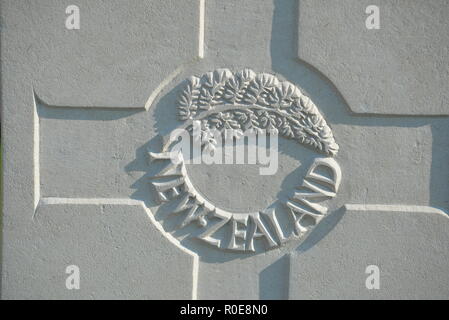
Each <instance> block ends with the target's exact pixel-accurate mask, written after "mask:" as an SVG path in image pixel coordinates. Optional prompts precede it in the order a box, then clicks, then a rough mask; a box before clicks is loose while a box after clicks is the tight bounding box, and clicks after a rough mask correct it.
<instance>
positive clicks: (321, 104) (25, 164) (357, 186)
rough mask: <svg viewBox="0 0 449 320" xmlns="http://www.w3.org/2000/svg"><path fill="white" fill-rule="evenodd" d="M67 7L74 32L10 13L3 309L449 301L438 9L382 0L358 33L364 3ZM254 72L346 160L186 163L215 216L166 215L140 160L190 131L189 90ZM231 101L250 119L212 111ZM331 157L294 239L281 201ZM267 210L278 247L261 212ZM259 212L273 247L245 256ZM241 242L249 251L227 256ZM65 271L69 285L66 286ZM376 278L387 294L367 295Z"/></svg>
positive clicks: (36, 4)
mask: <svg viewBox="0 0 449 320" xmlns="http://www.w3.org/2000/svg"><path fill="white" fill-rule="evenodd" d="M76 2H77V3H76V5H78V6H79V8H80V14H81V28H80V30H67V29H66V28H65V19H66V17H67V15H66V13H65V9H66V6H67V5H68V4H66V3H65V2H61V1H56V0H41V1H31V0H15V1H13V0H4V1H1V85H2V92H1V95H2V156H3V170H4V173H3V184H4V185H3V203H2V207H3V208H2V209H3V210H2V211H3V218H2V224H3V230H2V235H3V242H2V255H1V260H2V269H1V273H2V280H1V295H2V298H5V299H16V298H39V299H45V298H52V299H56V298H62V299H80V298H93V299H99V298H114V299H118V298H139V299H140V298H148V299H169V298H173V299H196V298H199V299H218V298H220V299H259V298H260V299H297V298H306V299H320V298H335V299H340V298H368V299H370V298H385V299H391V298H446V299H447V298H448V297H449V292H448V291H447V287H448V286H447V284H448V283H447V282H448V279H449V278H448V275H447V268H448V265H449V264H448V262H449V261H448V259H449V258H448V252H449V251H448V249H447V244H448V238H447V234H448V233H447V230H448V228H449V226H448V219H449V218H448V216H447V214H448V212H449V140H448V139H447V136H448V134H449V113H448V111H449V109H448V105H449V104H448V102H449V101H448V91H447V83H448V81H447V80H448V68H447V65H448V59H449V53H448V47H447V46H448V43H449V42H448V39H447V19H445V17H446V16H447V10H448V8H449V6H448V4H449V3H448V2H447V1H444V0H439V1H432V2H423V1H412V2H413V5H410V1H408V2H406V1H405V0H404V1H402V0H401V1H393V0H390V1H387V0H383V1H377V2H376V5H378V6H379V8H380V19H381V28H380V29H379V30H368V29H366V27H365V19H366V17H367V14H366V13H365V8H366V6H368V5H369V4H372V3H371V2H369V1H353V0H340V1H332V2H329V1H316V0H313V1H312V0H298V1H296V0H246V1H243V2H242V1H238V0H227V1H220V0H189V1H175V0H173V1H156V0H154V1H143V0H142V1H140V0H139V1H137V0H136V1H133V2H126V3H125V2H123V1H118V0H117V1H112V0H108V1H102V0H95V1H92V0H89V1H88V0H79V1H76ZM247 68H248V69H251V70H253V71H254V74H255V75H256V74H257V75H263V74H265V75H271V76H264V77H265V78H264V79H265V80H266V79H268V80H267V81H268V82H270V81H277V82H276V83H277V84H276V85H273V90H272V93H273V94H274V92H278V91H279V90H280V92H283V91H282V90H283V89H282V88H287V87H288V88H295V89H294V91H295V90H298V91H295V92H296V93H295V95H294V97H293V98H294V99H293V100H295V99H296V101H299V102H298V103H299V104H301V97H302V99H305V98H304V97H308V98H310V100H304V101H303V102H302V106H303V107H305V106H309V107H310V106H311V105H312V103H313V105H314V106H316V108H317V111H316V112H312V113H311V114H308V115H307V116H306V117H305V119H306V120H307V119H309V120H310V121H314V119H315V118H314V117H313V116H315V117H318V119H321V118H320V117H321V116H322V118H323V119H324V120H325V121H326V124H327V125H328V127H329V130H331V132H332V137H333V138H334V139H335V142H336V144H338V146H339V149H338V153H337V152H324V154H323V151H325V150H324V148H315V147H313V146H312V147H310V146H311V145H310V144H309V145H308V146H307V143H303V142H304V141H302V140H300V139H296V140H297V141H296V142H295V139H285V138H284V137H281V138H280V139H279V154H278V164H279V167H278V170H277V172H276V174H275V175H274V176H262V175H260V174H259V166H255V165H248V164H244V165H240V164H235V165H217V164H214V165H210V166H209V165H204V164H200V165H195V164H191V165H186V167H185V168H184V171H183V175H184V177H185V176H187V177H188V178H189V186H190V189H189V190H190V191H192V190H194V192H193V193H192V192H191V194H190V195H194V198H195V199H196V200H198V199H200V200H201V201H200V202H201V205H205V203H207V206H208V211H209V212H210V213H211V214H210V215H209V216H207V219H206V220H205V222H206V223H204V221H203V220H201V219H192V221H190V220H185V218H186V216H187V213H186V212H179V213H178V214H174V215H169V214H170V213H172V212H173V211H174V208H175V207H176V205H178V204H179V202H180V198H177V199H174V200H172V199H171V196H173V194H175V195H176V192H178V191H179V190H177V191H176V192H174V193H173V192H172V193H171V194H170V195H169V197H168V198H169V199H167V200H168V201H167V202H164V203H162V204H161V203H160V202H159V201H157V200H158V195H157V192H156V190H155V185H154V179H153V180H151V179H150V177H154V175H157V174H158V173H159V172H160V171H161V169H162V163H161V161H157V160H156V161H152V162H151V161H149V160H150V159H149V155H153V156H154V155H158V154H160V153H161V152H162V151H164V150H163V149H164V141H167V140H164V139H163V138H162V137H167V136H168V135H169V134H170V133H171V132H172V131H173V130H174V129H176V128H180V127H182V126H183V125H185V123H183V122H182V121H179V119H178V118H177V112H178V105H179V101H180V98H179V94H180V92H182V90H183V89H185V88H186V83H187V82H186V81H185V80H186V79H189V78H190V79H192V78H191V77H192V76H195V77H201V76H202V75H205V74H206V75H207V73H208V72H213V71H217V70H229V71H226V72H224V74H236V73H237V72H239V71H241V70H245V69H247ZM194 79H195V78H194ZM273 79H276V80H273ZM265 80H264V81H265ZM201 81H203V82H202V83H203V84H204V83H206V82H207V81H206V80H204V79H203V80H201ZM282 83H284V84H291V86H284V87H283V86H282V85H279V84H282ZM205 87H207V86H205ZM205 87H204V86H203V87H202V89H204V88H205ZM210 87H213V86H210ZM206 89H207V88H206ZM276 90H278V91H276ZM292 90H293V89H292ZM287 91H288V90H287ZM220 92H221V91H220ZM298 92H300V93H298ZM217 96H219V94H217ZM255 96H257V97H260V96H261V95H260V92H259V93H258V94H255ZM217 101H218V100H217ZM220 103H221V104H220ZM219 104H220V105H219ZM198 105H199V103H198ZM274 105H276V102H273V101H271V100H270V102H269V103H267V105H265V106H262V107H264V108H273V106H274ZM229 106H231V108H235V109H239V108H240V109H242V108H243V110H248V105H244V104H241V103H240V102H239V103H238V105H237V104H236V102H235V101H234V102H232V103H228V104H226V103H222V102H217V110H225V109H226V108H228V107H229ZM259 107H260V106H259ZM214 108H215V105H214ZM220 108H221V109H220ZM245 108H246V109H245ZM212 111H214V109H212V110H209V111H208V112H209V113H210V114H208V115H212V114H213V112H212ZM184 120H188V121H190V119H184ZM259 121H261V119H259ZM281 127H282V126H280V127H279V126H278V129H281ZM302 127H303V128H309V129H311V131H312V132H314V130H312V129H313V128H312V127H311V124H310V123H309V124H304V125H302ZM318 132H319V131H318ZM314 133H316V132H314ZM311 135H313V133H312V134H311ZM295 138H297V136H295ZM322 140H323V141H324V140H325V139H324V138H323V139H322ZM298 141H299V143H298ZM329 141H330V142H329V144H328V145H332V143H331V142H333V141H332V140H329ZM334 151H335V150H334ZM323 157H325V158H326V159H328V160H325V161H327V163H332V164H334V163H335V165H333V166H331V168H334V169H335V168H339V169H341V183H338V184H337V183H336V181H337V180H339V179H336V178H335V176H334V178H333V180H332V179H331V180H330V181H331V182H332V183H331V185H332V184H333V185H334V186H336V188H335V190H332V194H328V195H330V196H327V197H326V199H327V200H326V202H322V200H323V199H321V198H320V199H319V204H320V207H314V208H315V209H316V208H318V209H319V210H322V211H323V212H324V211H327V215H326V217H325V218H324V219H323V220H321V222H320V223H319V224H318V225H317V226H316V227H315V228H310V229H308V230H307V232H305V233H304V234H302V235H301V237H296V238H295V237H292V238H290V237H289V236H290V235H291V234H292V232H293V230H295V227H294V221H292V220H291V218H289V217H288V216H284V217H283V218H282V217H281V212H282V210H285V209H282V204H283V203H286V202H287V201H288V200H291V199H292V198H293V197H294V191H295V188H297V187H298V186H301V185H304V184H305V183H306V182H307V181H305V177H306V176H307V174H309V175H308V176H307V177H308V178H307V179H308V180H309V181H308V182H310V181H311V180H310V172H311V171H310V170H311V169H310V168H311V166H312V165H313V164H314V163H316V161H317V159H321V158H323ZM329 159H332V160H329ZM312 171H313V170H312ZM307 179H306V180H307ZM150 182H151V183H150ZM167 195H168V194H167ZM301 197H303V196H299V198H300V199H301ZM297 198H298V197H297ZM159 200H160V199H159ZM203 200H204V201H203ZM192 201H193V200H192ZM271 206H272V207H273V208H275V209H276V211H275V212H276V214H277V217H278V220H279V224H281V225H282V232H283V235H284V236H285V238H289V239H286V241H285V243H284V241H281V238H282V237H280V236H279V234H278V233H277V232H276V231H277V230H276V228H275V224H274V223H272V222H271V224H270V220H269V218H268V215H264V214H263V213H260V212H259V211H264V209H266V208H267V207H270V208H271ZM215 208H218V209H219V210H217V209H215ZM307 208H308V210H311V207H310V206H309V207H307ZM214 210H215V212H216V213H217V212H218V213H219V214H220V213H221V214H222V215H221V217H224V216H227V217H230V218H229V221H226V224H224V225H223V228H221V227H220V229H219V230H218V232H217V233H216V234H215V233H213V234H210V235H209V236H211V237H212V238H214V239H215V240H220V244H221V246H218V247H217V246H216V245H211V244H210V242H211V241H209V243H207V242H205V241H204V238H205V236H204V233H203V232H204V230H205V229H204V228H210V227H211V226H213V225H214V223H215V222H217V221H219V220H220V215H218V216H217V217H216V218H212V213H213V212H214ZM220 210H221V211H220ZM312 211H313V210H312ZM239 212H240V213H243V215H236V214H235V213H239ZM258 212H259V215H260V216H262V218H261V221H262V222H263V224H264V225H265V226H267V230H268V231H267V232H268V233H269V234H270V236H271V237H272V238H273V239H275V240H276V242H277V243H276V246H272V247H269V248H267V247H266V246H265V244H266V243H267V241H266V239H264V237H261V238H258V239H257V240H255V250H254V252H253V251H251V250H250V245H249V239H250V238H251V236H250V235H251V227H253V226H254V221H255V220H254V217H256V216H257V213H258ZM313 212H315V211H313ZM247 213H252V215H251V216H248V221H249V222H248V223H247V226H246V227H245V226H244V225H243V222H242V221H245V214H247ZM265 213H266V210H265ZM195 217H196V216H195ZM213 219H215V220H213ZM221 219H222V218H221ZM251 219H253V220H251ZM195 220H198V223H199V224H198V225H197V224H196V223H190V222H196V221H195ZM182 221H187V222H189V223H188V224H186V225H185V226H182ZM238 221H240V222H238ZM180 223H181V225H180ZM233 228H234V229H233ZM239 228H240V229H241V230H243V231H242V232H244V234H245V236H246V244H245V245H242V246H241V248H243V249H244V250H236V249H239V247H238V246H232V245H231V244H232V241H231V239H232V236H235V235H236V234H237V233H236V232H237V231H238V230H237V229H239ZM259 231H260V230H259ZM201 234H203V236H202V237H201ZM198 238H200V239H198ZM201 238H203V240H201ZM265 238H267V237H265ZM209 240H210V238H209ZM287 240H288V241H287ZM212 242H213V241H212ZM264 242H265V243H264ZM281 242H282V243H281ZM237 247H238V248H237ZM71 264H74V265H77V266H79V267H80V272H81V285H80V289H79V290H68V289H67V288H66V287H65V281H66V278H67V276H68V275H67V274H66V273H65V270H66V267H67V266H68V265H71ZM370 264H376V265H378V267H379V268H380V283H381V287H380V289H379V290H368V289H367V288H366V287H365V280H366V277H367V276H368V275H367V274H366V273H365V268H366V267H367V266H368V265H370Z"/></svg>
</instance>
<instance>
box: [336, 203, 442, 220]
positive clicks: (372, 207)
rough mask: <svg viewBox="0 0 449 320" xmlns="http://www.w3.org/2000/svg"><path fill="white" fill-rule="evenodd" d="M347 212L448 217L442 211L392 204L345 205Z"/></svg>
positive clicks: (425, 207)
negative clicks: (400, 213)
mask: <svg viewBox="0 0 449 320" xmlns="http://www.w3.org/2000/svg"><path fill="white" fill-rule="evenodd" d="M344 207H345V209H346V210H351V211H384V212H385V211H388V212H422V213H436V214H442V215H444V216H446V217H448V215H447V214H446V213H445V212H444V211H443V210H441V209H437V208H434V207H428V206H410V205H390V204H345V206H344Z"/></svg>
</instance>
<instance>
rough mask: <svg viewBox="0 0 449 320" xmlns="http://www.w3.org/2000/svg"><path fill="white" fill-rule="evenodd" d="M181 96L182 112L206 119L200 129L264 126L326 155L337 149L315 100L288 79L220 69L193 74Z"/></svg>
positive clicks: (186, 116)
mask: <svg viewBox="0 0 449 320" xmlns="http://www.w3.org/2000/svg"><path fill="white" fill-rule="evenodd" d="M187 82H188V83H187V85H186V86H185V87H184V89H183V90H182V92H181V94H180V96H179V99H178V116H179V118H180V120H183V121H187V122H188V123H190V122H192V121H194V120H201V130H202V131H203V132H205V133H206V132H207V131H209V130H211V129H216V130H225V129H234V130H242V131H245V130H251V129H254V130H258V131H259V130H265V131H267V132H269V133H270V134H280V135H281V136H283V137H285V138H289V139H294V140H295V141H297V142H299V143H301V144H303V145H305V146H308V147H312V148H314V149H315V150H317V151H319V152H321V153H324V154H326V155H331V156H334V155H336V154H337V152H338V149H339V147H338V144H337V143H336V142H335V139H334V137H333V134H332V131H331V129H330V127H329V126H328V125H327V123H326V121H325V120H324V118H323V116H322V115H321V114H320V112H319V111H318V109H317V107H316V106H315V104H314V103H313V102H312V100H311V99H310V98H309V97H307V96H305V95H304V94H303V93H302V92H301V90H300V89H299V88H298V87H296V86H295V85H294V84H292V83H291V82H288V81H280V80H279V79H278V78H277V77H276V76H274V75H271V74H268V73H260V74H256V73H255V72H254V71H252V70H250V69H244V70H241V71H238V72H235V73H232V72H231V71H230V70H228V69H217V70H215V71H213V72H208V73H206V74H204V75H203V76H202V77H195V76H193V77H190V78H189V79H188V80H187Z"/></svg>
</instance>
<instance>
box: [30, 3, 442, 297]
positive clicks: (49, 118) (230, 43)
mask: <svg viewBox="0 0 449 320" xmlns="http://www.w3.org/2000/svg"><path fill="white" fill-rule="evenodd" d="M258 3H259V1H257V0H255V1H245V2H238V3H237V2H225V3H221V2H219V1H204V0H199V1H198V16H197V17H196V18H197V23H196V28H195V31H192V32H194V34H195V35H196V38H197V42H196V43H195V46H196V49H197V52H196V57H194V59H192V61H189V62H186V63H183V64H180V66H173V69H174V70H172V71H171V73H169V74H168V75H167V76H166V77H165V79H164V80H162V81H161V83H160V84H159V85H157V86H156V88H155V89H154V90H153V91H152V92H149V98H148V100H147V102H146V104H142V105H141V106H138V105H137V106H136V105H132V106H124V105H113V104H111V105H107V104H104V105H103V104H100V105H95V104H94V103H92V104H89V105H76V104H74V103H71V101H70V99H69V98H67V97H64V98H60V97H58V93H55V95H56V96H57V97H56V98H54V99H53V100H51V96H49V95H48V93H46V92H48V91H51V88H44V89H42V88H39V87H37V88H35V97H36V98H35V100H36V101H35V105H36V118H35V120H34V130H35V131H34V134H35V137H36V144H35V148H36V149H35V155H36V159H35V180H34V185H35V210H36V212H38V211H39V207H40V206H47V205H54V204H59V205H63V204H71V205H73V204H76V205H87V204H95V205H104V204H111V205H114V204H121V205H133V206H134V205H141V204H142V205H143V202H144V201H145V198H146V197H147V195H146V194H145V191H142V190H146V189H145V188H144V187H142V186H143V185H145V184H147V183H148V181H147V179H146V178H147V177H146V170H147V165H148V164H147V163H146V162H145V155H146V152H147V150H148V148H152V147H155V146H157V145H158V144H159V143H160V142H159V141H158V140H156V139H151V138H152V137H154V136H155V135H156V133H160V134H162V135H164V134H167V132H168V128H163V125H159V126H160V128H157V130H156V129H155V128H151V127H150V126H149V125H148V123H151V121H152V119H151V117H152V116H153V114H151V112H150V109H151V108H154V104H155V102H157V101H158V99H160V98H161V97H163V96H164V95H165V94H166V93H167V92H166V90H167V89H166V88H167V87H169V85H170V84H171V83H173V82H177V83H180V82H181V81H182V80H183V79H182V78H180V76H181V75H184V74H183V72H185V70H195V68H196V69H198V70H204V69H207V68H209V69H210V70H214V69H216V68H217V67H228V68H237V69H239V68H244V67H251V68H252V69H254V70H260V71H268V72H273V73H276V74H279V75H281V76H282V77H283V78H284V79H286V80H289V81H290V82H292V83H295V84H297V85H298V86H299V87H301V88H303V89H305V91H306V92H307V93H308V94H309V95H310V96H311V98H312V100H314V102H315V104H316V105H317V107H318V108H319V110H320V111H321V112H322V114H324V116H325V118H326V121H327V122H328V123H329V125H330V126H331V127H332V129H333V131H334V136H335V139H336V141H337V142H338V144H339V145H340V154H339V157H338V161H339V163H340V165H341V168H342V171H343V174H344V175H345V178H344V182H342V187H341V193H340V194H339V196H338V197H337V199H336V200H335V201H336V203H335V208H341V207H343V206H345V205H346V206H347V205H352V206H354V205H356V206H360V207H369V206H373V205H374V206H379V207H381V208H383V209H384V210H391V209H392V208H393V207H394V206H395V205H401V206H408V207H409V209H410V210H412V211H413V210H414V209H413V208H414V206H418V205H420V206H430V207H437V208H442V209H445V210H447V209H448V208H449V203H448V200H447V199H448V197H447V194H445V192H446V191H447V190H448V189H449V182H448V181H447V180H445V179H446V178H447V176H448V171H447V170H448V169H449V168H448V158H447V157H448V156H449V155H448V152H447V151H446V152H441V150H442V148H444V147H447V138H446V137H447V135H448V134H449V129H448V128H449V119H448V117H447V116H448V115H434V114H425V113H423V112H421V113H420V114H419V115H414V114H404V115H401V114H397V113H396V112H395V113H391V114H388V113H376V112H370V113H366V114H363V113H358V112H356V111H352V110H351V108H352V106H348V105H347V104H346V102H345V100H344V98H343V97H344V95H345V92H342V93H341V94H342V95H343V96H341V95H340V93H339V92H338V90H337V88H336V87H335V86H334V85H333V84H332V82H330V81H329V80H328V79H327V78H326V75H325V74H324V75H323V74H321V73H320V72H319V71H317V70H315V69H314V68H313V66H310V65H308V64H307V63H304V62H303V61H300V60H298V57H297V56H298V46H297V35H296V32H297V19H298V5H297V2H296V1H274V6H273V10H274V13H273V12H266V11H264V10H262V9H263V8H264V7H263V6H259V5H258ZM192 5H194V4H192ZM250 10H251V12H252V13H251V14H250V15H246V14H245V12H247V11H250ZM217 17H220V19H217ZM268 21H272V23H271V24H270V23H268ZM171 37H173V38H175V37H177V35H174V34H172V35H171ZM154 45H156V44H154ZM299 45H301V43H299ZM236 48H237V49H236ZM135 63H137V64H139V62H135ZM147 67H148V66H147V65H140V64H139V68H147ZM151 67H152V66H151ZM348 67H350V66H348ZM121 72H125V73H128V70H127V69H126V67H124V68H123V70H122V71H121ZM129 76H130V77H132V74H130V75H129ZM164 76H165V75H164ZM41 89H42V91H43V92H44V94H43V95H42V96H41V94H40V90H41ZM115 90H120V88H116V89H115ZM79 94H81V92H78V91H77V90H76V88H74V90H73V92H72V93H71V95H73V96H76V95H79ZM123 94H126V91H125V92H124V93H123ZM361 94H362V93H361ZM46 98H50V101H58V102H60V103H59V104H58V105H53V104H52V103H51V102H49V101H46ZM41 99H42V100H41ZM166 99H167V101H163V103H166V104H167V107H166V108H162V109H160V111H159V114H158V116H159V117H162V118H163V117H167V119H169V120H170V119H171V118H170V117H171V115H170V113H173V114H174V113H175V105H174V104H172V107H171V108H172V109H171V110H169V109H170V107H169V105H170V103H172V102H173V101H172V100H170V99H171V98H170V96H167V98H166ZM130 100H132V99H130ZM348 108H349V109H348ZM423 108H425V106H423ZM52 126H67V135H70V136H71V137H72V139H71V142H72V144H70V145H67V141H66V140H64V138H65V137H54V136H51V127H52ZM156 131H158V132H156ZM130 137H131V139H132V140H131V141H129V140H128V139H129V138H130ZM150 139H151V140H150ZM149 140H150V141H149ZM75 141H76V144H74V142H75ZM426 141H432V144H431V145H430V144H428V143H427V142H426ZM102 144H111V145H109V146H102ZM135 146H138V148H137V150H135ZM96 148H99V150H101V152H99V153H95V150H96ZM74 152H77V154H74ZM105 152H108V153H109V154H106V153H105ZM89 153H90V154H89ZM426 153H432V158H431V162H429V158H428V157H425V156H424V155H425V154H426ZM67 154H69V155H73V156H74V158H72V159H70V158H69V157H68V156H67ZM130 155H132V159H131V161H129V160H130ZM61 160H63V161H64V160H65V161H67V163H61V162H60V161H61ZM77 160H79V161H80V162H79V163H76V161H77ZM82 161H96V162H97V163H98V165H97V166H96V167H94V168H96V170H95V171H91V172H74V170H75V171H76V170H78V169H82V168H83V167H84V165H85V164H86V162H82ZM71 164H73V165H74V166H75V168H69V165H71ZM51 166H53V168H54V171H53V172H48V171H44V172H42V170H41V168H49V167H51ZM112 166H115V168H112ZM91 167H92V166H91ZM368 172H376V173H377V174H376V175H375V176H369V175H368V174H367V173H368ZM52 174H56V175H64V176H62V177H61V181H59V182H60V183H59V182H58V179H56V183H55V185H48V184H47V182H46V180H45V179H46V178H47V177H49V176H50V175H52ZM67 177H70V178H73V185H72V186H70V187H69V190H62V189H61V188H62V187H63V186H65V185H66V184H69V185H70V181H69V182H67ZM96 177H100V178H98V179H99V180H101V181H103V182H104V181H107V183H108V184H107V185H105V186H97V185H96V184H95V180H96V179H97V178H96ZM382 181H390V183H389V184H388V185H385V183H384V182H382ZM84 182H85V183H86V189H85V190H86V191H87V192H86V193H83V189H82V188H79V187H78V186H77V185H76V184H79V183H81V184H83V183H84ZM381 182H382V184H381ZM428 182H430V185H429V184H427V183H428ZM411 184H415V185H416V184H417V185H420V186H422V187H421V188H419V190H422V192H421V193H419V194H411V192H410V190H415V189H413V188H411V187H410V185H411ZM41 185H42V187H41ZM430 189H431V190H432V192H429V190H430ZM164 190H165V189H164ZM72 191H73V192H72ZM73 194H75V195H76V194H77V196H75V197H72V195H73ZM384 199H394V200H393V201H391V202H388V203H385V202H384ZM150 215H151V214H150ZM262 232H263V230H262ZM206 236H209V234H208V235H206ZM233 257H235V256H233ZM195 259H196V260H195V262H194V266H193V269H194V272H193V274H194V278H195V281H197V279H198V277H199V278H200V279H201V277H202V275H203V274H204V275H209V274H211V273H214V272H216V271H217V270H221V271H223V273H222V275H220V274H218V273H217V274H218V275H216V280H217V282H222V283H228V284H229V288H230V290H231V291H232V289H233V288H234V287H237V286H239V285H240V286H241V285H242V284H241V283H239V280H238V278H239V276H238V275H239V272H241V273H245V274H247V275H248V277H249V279H248V280H247V281H248V282H253V283H255V282H257V281H258V279H257V275H254V274H257V272H256V271H255V270H258V271H260V270H261V269H263V268H265V267H266V266H267V265H270V264H272V263H273V261H276V259H278V257H274V255H272V254H268V255H267V256H264V257H253V258H252V259H254V261H255V262H254V261H253V262H248V263H246V265H245V266H243V267H242V268H241V269H239V267H238V265H237V262H236V261H235V260H234V259H229V261H227V262H226V263H223V264H214V265H210V264H207V263H204V264H203V263H202V264H200V266H199V270H198V262H197V259H198V257H197V256H195ZM226 270H227V271H226ZM220 277H222V278H221V279H220ZM207 279H209V278H208V276H206V281H207ZM197 286H199V288H198V290H199V291H200V293H201V295H204V296H206V295H207V291H208V290H209V289H208V285H207V284H206V283H201V280H200V284H198V282H196V283H195V284H194V288H193V289H192V295H193V296H192V297H193V298H196V295H197Z"/></svg>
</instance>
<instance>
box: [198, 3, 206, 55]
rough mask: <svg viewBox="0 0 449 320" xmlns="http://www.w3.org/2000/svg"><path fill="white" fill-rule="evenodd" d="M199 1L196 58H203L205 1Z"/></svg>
mask: <svg viewBox="0 0 449 320" xmlns="http://www.w3.org/2000/svg"><path fill="white" fill-rule="evenodd" d="M199 1H200V12H199V27H198V57H199V58H200V59H203V58H204V18H205V14H206V4H205V0H199Z"/></svg>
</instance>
